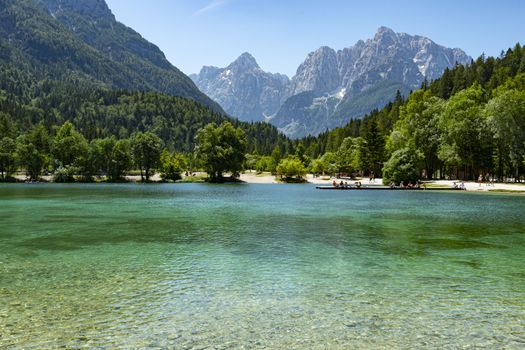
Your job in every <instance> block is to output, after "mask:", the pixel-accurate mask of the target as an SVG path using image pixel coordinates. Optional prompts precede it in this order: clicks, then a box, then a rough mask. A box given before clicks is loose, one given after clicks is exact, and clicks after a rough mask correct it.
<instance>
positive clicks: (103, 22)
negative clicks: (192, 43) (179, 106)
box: [0, 0, 222, 111]
mask: <svg viewBox="0 0 525 350" xmlns="http://www.w3.org/2000/svg"><path fill="white" fill-rule="evenodd" d="M0 48H1V49H2V54H0V64H4V65H11V66H13V67H17V68H20V69H24V70H27V71H31V72H32V73H34V74H38V75H40V76H42V77H46V78H50V79H57V80H60V79H77V80H79V81H82V82H85V83H88V84H93V85H96V86H106V87H110V88H119V89H128V90H145V91H159V92H164V93H168V94H171V95H174V96H182V97H190V98H192V99H194V100H196V101H198V102H200V103H203V104H205V105H207V106H210V107H212V108H213V109H214V110H216V111H222V109H221V107H220V106H219V105H218V104H217V103H215V102H214V101H212V100H211V99H210V98H208V97H207V96H206V95H204V94H203V93H202V92H200V91H199V89H198V88H197V87H196V86H195V84H194V83H193V82H192V81H191V79H190V78H189V77H187V76H186V75H184V74H183V73H182V72H180V71H179V70H178V69H177V68H175V67H174V66H172V65H171V64H170V63H169V62H168V61H167V60H166V58H165V56H164V54H163V53H162V51H160V50H159V48H158V47H156V46H155V45H153V44H151V43H149V42H148V41H146V40H145V39H144V38H142V37H141V36H140V35H139V34H138V33H137V32H135V31H134V30H132V29H130V28H128V27H126V26H125V25H123V24H121V23H119V22H117V21H116V19H115V17H114V16H113V14H112V13H111V11H110V9H109V8H108V6H107V4H106V3H105V1H104V0H81V1H80V0H2V1H0Z"/></svg>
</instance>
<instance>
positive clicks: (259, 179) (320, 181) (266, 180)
mask: <svg viewBox="0 0 525 350" xmlns="http://www.w3.org/2000/svg"><path fill="white" fill-rule="evenodd" d="M204 175H205V173H202V172H198V173H196V176H198V177H203V176H204ZM15 177H16V178H17V180H19V181H25V180H26V177H25V176H24V175H16V176H15ZM184 178H185V177H184V176H183V180H184ZM42 179H43V180H44V181H46V182H52V179H53V177H52V176H42ZM277 179H278V177H276V176H274V175H272V174H270V173H260V174H258V173H256V172H255V171H247V172H245V173H242V174H241V177H240V180H241V181H242V182H245V183H249V184H279V183H281V182H279V181H278V180H277ZM126 180H127V181H129V182H140V180H141V179H140V176H137V175H128V176H126ZM150 180H151V181H152V182H160V181H161V178H160V174H158V173H156V174H154V175H153V176H151V178H150ZM306 180H307V181H308V183H311V184H315V185H331V184H332V183H333V181H334V180H335V181H336V182H337V183H339V182H340V181H341V179H337V178H335V177H332V178H330V177H329V176H320V177H314V176H313V175H312V174H308V175H306ZM343 181H345V182H348V183H349V184H353V183H354V182H355V180H343ZM359 181H360V182H361V184H362V185H364V186H367V185H382V184H383V182H382V179H375V181H373V182H370V181H369V179H368V178H364V179H361V180H359ZM190 182H195V181H190ZM197 182H198V181H197ZM456 182H457V181H455V180H435V181H428V182H426V183H427V184H429V188H431V187H450V188H453V187H454V184H455V183H456ZM464 184H465V189H466V190H467V191H470V192H472V191H475V192H491V191H492V192H498V191H500V192H505V191H508V192H523V193H524V194H525V183H494V184H490V185H489V184H481V185H480V184H479V183H477V182H474V181H470V182H464Z"/></svg>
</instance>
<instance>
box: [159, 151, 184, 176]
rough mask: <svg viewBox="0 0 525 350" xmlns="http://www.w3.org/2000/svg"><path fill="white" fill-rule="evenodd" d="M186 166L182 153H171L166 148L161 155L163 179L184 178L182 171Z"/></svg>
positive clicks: (161, 174)
mask: <svg viewBox="0 0 525 350" xmlns="http://www.w3.org/2000/svg"><path fill="white" fill-rule="evenodd" d="M185 168H186V160H185V159H184V156H183V155H181V154H175V153H170V151H168V150H167V149H164V150H163V151H162V153H161V155H160V169H161V171H160V177H161V178H162V180H164V181H167V180H170V181H177V180H180V179H182V176H181V173H182V171H183V170H184V169H185Z"/></svg>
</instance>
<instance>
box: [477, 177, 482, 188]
mask: <svg viewBox="0 0 525 350" xmlns="http://www.w3.org/2000/svg"><path fill="white" fill-rule="evenodd" d="M482 182H483V174H479V176H478V183H479V187H481V183H482Z"/></svg>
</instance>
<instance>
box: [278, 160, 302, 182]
mask: <svg viewBox="0 0 525 350" xmlns="http://www.w3.org/2000/svg"><path fill="white" fill-rule="evenodd" d="M276 171H277V173H278V174H280V175H281V176H284V177H286V178H293V177H301V176H304V175H306V173H307V170H306V167H305V166H304V164H303V162H302V161H301V160H300V159H299V158H297V157H295V156H292V157H288V158H284V159H282V160H281V161H280V162H279V164H278V165H277V168H276Z"/></svg>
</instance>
